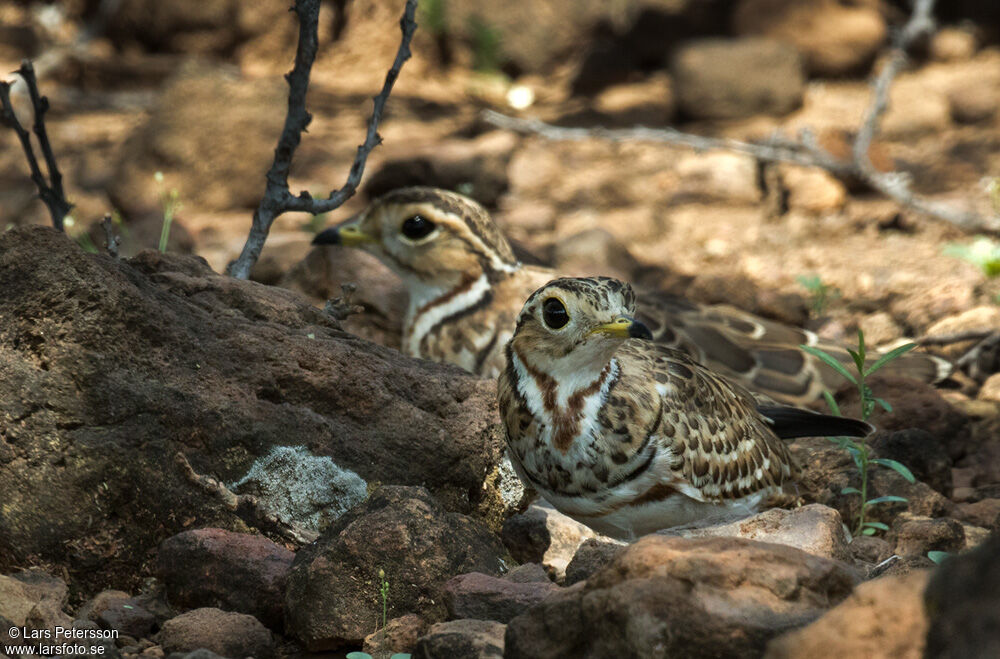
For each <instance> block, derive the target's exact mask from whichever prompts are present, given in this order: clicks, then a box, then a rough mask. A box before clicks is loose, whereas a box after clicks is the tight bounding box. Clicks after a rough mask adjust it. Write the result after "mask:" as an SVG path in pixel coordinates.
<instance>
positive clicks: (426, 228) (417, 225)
mask: <svg viewBox="0 0 1000 659" xmlns="http://www.w3.org/2000/svg"><path fill="white" fill-rule="evenodd" d="M434 226H435V225H434V223H433V222H431V221H430V220H428V219H427V218H426V217H424V216H423V215H414V216H413V217H408V218H406V220H405V221H404V222H403V235H404V236H406V237H407V238H409V239H410V240H420V239H421V238H425V237H426V236H427V235H428V234H430V232H431V231H433V230H434Z"/></svg>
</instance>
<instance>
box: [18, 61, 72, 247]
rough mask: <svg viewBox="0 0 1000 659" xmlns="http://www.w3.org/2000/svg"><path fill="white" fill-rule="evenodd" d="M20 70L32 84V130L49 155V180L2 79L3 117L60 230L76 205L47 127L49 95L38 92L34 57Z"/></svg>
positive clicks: (26, 81) (47, 156) (29, 85)
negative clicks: (69, 197) (67, 190)
mask: <svg viewBox="0 0 1000 659" xmlns="http://www.w3.org/2000/svg"><path fill="white" fill-rule="evenodd" d="M17 74H18V75H19V76H21V79H23V80H24V84H25V86H26V87H27V88H28V96H29V97H30V98H31V107H32V109H33V111H34V115H35V118H34V125H33V126H32V130H34V131H35V136H36V137H37V139H38V145H39V146H40V147H41V149H42V156H43V157H44V158H45V168H46V169H47V170H48V172H49V180H48V181H46V180H45V176H44V175H43V174H42V170H41V168H40V167H39V166H38V159H37V158H36V157H35V149H34V147H33V146H32V144H31V134H30V133H28V131H27V129H26V128H24V126H22V125H21V122H20V121H19V120H18V118H17V113H16V112H14V106H13V104H12V103H11V100H10V87H11V84H10V83H9V82H4V81H0V110H2V112H0V121H2V123H3V124H4V125H6V126H8V127H10V128H11V129H13V130H14V132H15V133H17V138H18V139H19V140H20V141H21V148H22V149H24V156H25V157H26V158H27V159H28V167H29V168H30V169H31V180H32V181H34V183H35V186H36V187H37V188H38V196H39V198H40V199H41V200H42V202H44V203H45V206H46V207H47V208H48V209H49V215H50V216H51V217H52V226H54V227H55V228H56V229H58V230H59V231H62V230H63V220H64V219H65V217H66V215H68V214H69V212H70V210H71V209H72V208H73V205H72V204H70V203H69V202H68V201H66V194H65V192H63V185H62V174H61V173H60V172H59V167H58V166H57V165H56V157H55V154H54V153H53V152H52V145H51V144H50V143H49V134H48V131H47V130H46V129H45V113H46V112H48V109H49V99H48V98H46V97H45V96H42V95H41V94H40V93H39V92H38V80H37V79H36V78H35V69H34V67H33V66H32V65H31V61H30V60H24V61H22V62H21V67H20V68H19V69H18V70H17Z"/></svg>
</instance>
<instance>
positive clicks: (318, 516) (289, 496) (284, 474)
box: [230, 446, 368, 532]
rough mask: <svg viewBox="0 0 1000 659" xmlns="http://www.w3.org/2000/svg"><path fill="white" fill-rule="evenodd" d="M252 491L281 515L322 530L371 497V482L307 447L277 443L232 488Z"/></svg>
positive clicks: (242, 491) (313, 529)
mask: <svg viewBox="0 0 1000 659" xmlns="http://www.w3.org/2000/svg"><path fill="white" fill-rule="evenodd" d="M230 489H232V490H233V491H235V492H238V493H239V494H252V495H254V496H256V497H258V498H259V499H261V501H262V502H263V503H264V504H265V505H266V506H267V507H268V508H269V509H270V510H271V511H272V512H274V513H275V514H277V515H278V516H279V517H280V518H281V519H283V520H284V521H287V522H295V523H297V524H299V525H300V526H303V527H305V528H307V529H309V530H310V531H317V532H318V531H321V530H323V529H324V528H326V527H327V526H329V525H330V523H331V522H332V521H334V520H335V519H337V518H338V517H340V516H341V515H343V514H344V513H345V512H347V511H348V510H350V509H351V508H353V507H354V506H355V505H357V504H359V503H361V502H362V501H364V500H365V497H367V496H368V483H366V482H365V480H364V479H363V478H361V477H360V476H358V475H357V474H356V473H354V472H353V471H351V470H350V469H345V468H343V467H341V466H339V465H337V464H336V463H335V462H334V461H333V460H331V459H330V458H329V457H327V456H317V455H313V454H312V453H310V451H309V449H307V448H306V447H304V446H275V447H274V448H273V449H271V451H270V452H269V453H267V454H266V455H264V456H262V457H260V458H258V459H257V460H255V461H254V463H253V465H251V466H250V469H249V471H247V473H246V475H244V476H243V478H241V479H239V480H238V481H236V482H235V483H233V484H232V485H231V486H230Z"/></svg>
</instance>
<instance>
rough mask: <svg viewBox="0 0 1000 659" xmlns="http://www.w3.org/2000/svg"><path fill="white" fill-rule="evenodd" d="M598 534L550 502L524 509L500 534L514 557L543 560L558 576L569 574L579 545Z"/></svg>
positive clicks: (523, 559)
mask: <svg viewBox="0 0 1000 659" xmlns="http://www.w3.org/2000/svg"><path fill="white" fill-rule="evenodd" d="M597 535H598V534H597V533H596V532H595V531H594V530H593V529H591V528H589V527H587V526H585V525H583V524H580V523H579V522H577V521H576V520H574V519H571V518H569V517H567V516H566V515H563V514H562V513H560V512H559V511H558V510H556V509H555V508H552V507H551V506H550V505H549V504H548V503H547V502H546V503H543V504H541V505H540V504H533V505H531V506H530V507H529V508H528V509H527V510H526V511H525V512H523V513H521V514H519V515H514V516H512V517H511V518H510V519H508V520H507V521H506V522H504V525H503V530H502V531H501V537H502V538H503V542H504V546H505V547H507V549H508V551H510V553H511V556H513V557H514V560H516V561H519V562H522V563H527V562H535V563H542V564H543V565H546V566H548V567H551V568H553V569H554V570H555V572H556V576H557V578H561V577H562V576H563V575H564V574H565V573H566V566H567V565H569V562H570V560H571V559H572V558H573V554H575V553H576V550H577V548H578V547H579V546H580V545H581V544H582V543H583V541H584V540H586V539H588V538H595V537H597Z"/></svg>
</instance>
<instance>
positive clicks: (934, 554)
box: [927, 551, 951, 565]
mask: <svg viewBox="0 0 1000 659" xmlns="http://www.w3.org/2000/svg"><path fill="white" fill-rule="evenodd" d="M950 556H951V552H947V551H929V552H927V558H929V559H931V560H932V561H934V564H935V565H941V563H942V562H944V560H945V559H947V558H949V557H950Z"/></svg>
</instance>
